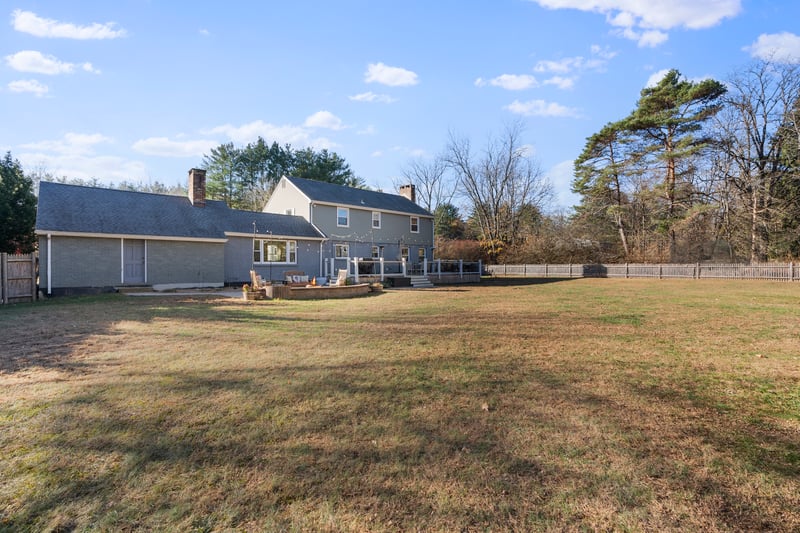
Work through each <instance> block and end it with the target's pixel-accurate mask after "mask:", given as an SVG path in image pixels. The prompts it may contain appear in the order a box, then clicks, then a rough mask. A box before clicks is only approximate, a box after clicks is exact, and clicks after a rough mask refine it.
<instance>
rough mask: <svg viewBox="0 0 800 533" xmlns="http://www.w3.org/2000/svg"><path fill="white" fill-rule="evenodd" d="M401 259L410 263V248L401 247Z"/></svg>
mask: <svg viewBox="0 0 800 533" xmlns="http://www.w3.org/2000/svg"><path fill="white" fill-rule="evenodd" d="M400 259H403V260H404V261H408V246H401V247H400Z"/></svg>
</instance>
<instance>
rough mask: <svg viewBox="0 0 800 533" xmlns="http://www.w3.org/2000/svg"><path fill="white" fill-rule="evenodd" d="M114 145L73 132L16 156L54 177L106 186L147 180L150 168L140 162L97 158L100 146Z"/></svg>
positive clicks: (32, 145)
mask: <svg viewBox="0 0 800 533" xmlns="http://www.w3.org/2000/svg"><path fill="white" fill-rule="evenodd" d="M112 143H113V139H111V138H110V137H107V136H105V135H103V134H101V133H74V132H70V133H67V134H65V135H64V136H63V137H62V138H60V139H55V140H45V141H40V142H35V143H27V144H22V145H20V147H19V148H20V149H21V150H17V151H16V152H15V154H14V155H15V157H18V158H19V160H20V162H21V163H22V164H23V166H25V167H27V168H35V167H40V168H45V169H47V171H48V172H49V173H52V174H53V175H54V176H67V177H70V178H80V179H87V180H88V179H92V178H97V179H99V180H101V181H106V182H107V181H120V180H129V181H130V180H137V179H142V178H145V177H146V176H147V168H146V166H145V164H144V163H142V162H140V161H133V160H129V159H125V158H122V157H118V156H98V155H96V154H95V147H96V146H97V145H101V144H112Z"/></svg>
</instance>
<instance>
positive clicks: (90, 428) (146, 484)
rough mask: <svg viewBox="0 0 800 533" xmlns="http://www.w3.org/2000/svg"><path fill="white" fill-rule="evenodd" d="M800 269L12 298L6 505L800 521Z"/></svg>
mask: <svg viewBox="0 0 800 533" xmlns="http://www.w3.org/2000/svg"><path fill="white" fill-rule="evenodd" d="M798 303H800V285H795V284H778V283H759V282H745V283H725V282H704V281H694V282H691V281H686V282H681V281H641V280H626V281H622V280H573V281H563V282H554V283H537V284H517V285H515V284H509V285H505V286H503V285H491V284H489V285H485V286H479V287H454V288H445V289H437V290H432V291H422V292H420V291H394V292H393V291H390V292H386V293H384V294H381V295H377V296H374V297H369V298H362V299H356V300H337V301H309V302H289V301H286V302H239V301H233V300H218V299H212V298H209V299H191V298H186V299H176V298H159V299H155V300H153V299H145V298H142V299H140V298H131V297H127V298H126V297H119V296H110V297H102V298H88V299H80V298H78V299H64V300H57V301H51V302H45V303H42V304H37V305H21V306H16V307H7V308H2V309H0V344H2V346H3V349H2V350H3V352H2V355H0V387H2V390H3V395H2V397H0V447H2V450H3V455H2V459H1V460H0V529H3V530H14V531H17V530H30V531H39V530H47V529H51V530H72V529H77V530H83V529H93V528H96V529H101V530H152V529H174V530H197V531H217V530H227V529H240V530H286V531H291V530H322V531H324V530H327V531H363V530H370V531H381V530H397V529H400V530H431V531H453V530H486V529H491V530H519V531H525V530H543V529H559V530H584V529H593V530H596V529H608V530H631V531H651V530H660V531H679V530H680V531H685V530H701V529H703V530H707V531H730V530H775V531H793V530H797V529H799V528H800V512H798V510H797V509H798V508H800V496H799V495H800V481H798V480H800V444H799V443H800V385H799V383H800V370H799V369H800V321H799V320H798V318H800V311H798V305H797V304H798Z"/></svg>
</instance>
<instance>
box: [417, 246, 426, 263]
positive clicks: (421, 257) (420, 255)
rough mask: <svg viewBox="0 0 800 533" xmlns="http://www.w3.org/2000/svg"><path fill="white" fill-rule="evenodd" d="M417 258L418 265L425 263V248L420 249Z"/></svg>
mask: <svg viewBox="0 0 800 533" xmlns="http://www.w3.org/2000/svg"><path fill="white" fill-rule="evenodd" d="M417 257H418V258H419V262H420V263H422V262H423V261H425V248H423V247H420V249H419V251H418V252H417Z"/></svg>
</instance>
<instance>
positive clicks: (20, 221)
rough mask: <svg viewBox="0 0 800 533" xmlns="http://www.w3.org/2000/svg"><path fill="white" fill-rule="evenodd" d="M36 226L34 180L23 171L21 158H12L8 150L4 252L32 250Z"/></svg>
mask: <svg viewBox="0 0 800 533" xmlns="http://www.w3.org/2000/svg"><path fill="white" fill-rule="evenodd" d="M35 225H36V196H35V195H34V193H33V181H32V180H31V179H30V178H28V177H26V176H25V174H24V173H23V172H22V166H21V165H20V163H19V161H17V160H14V159H12V158H11V152H6V155H5V157H4V158H3V159H2V160H0V252H4V253H9V254H15V253H29V252H32V251H33V250H34V243H35V242H36V237H35V235H34V227H35Z"/></svg>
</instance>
